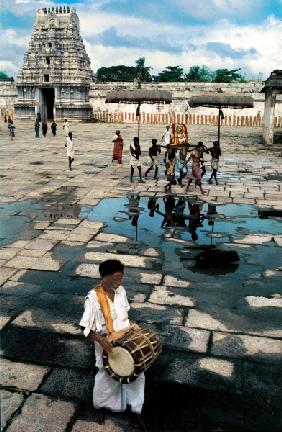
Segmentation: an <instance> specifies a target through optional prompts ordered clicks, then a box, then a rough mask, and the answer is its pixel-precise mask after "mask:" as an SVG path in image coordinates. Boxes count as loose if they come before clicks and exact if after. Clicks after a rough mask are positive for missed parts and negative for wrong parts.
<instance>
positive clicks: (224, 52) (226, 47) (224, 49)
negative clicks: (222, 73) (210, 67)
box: [205, 42, 258, 59]
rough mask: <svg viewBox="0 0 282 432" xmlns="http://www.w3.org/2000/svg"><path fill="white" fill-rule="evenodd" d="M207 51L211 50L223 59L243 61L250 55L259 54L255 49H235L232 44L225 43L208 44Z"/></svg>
mask: <svg viewBox="0 0 282 432" xmlns="http://www.w3.org/2000/svg"><path fill="white" fill-rule="evenodd" d="M205 48H206V49H207V50H210V51H212V52H214V53H216V54H219V55H221V56H222V57H230V58H232V59H242V58H243V57H246V56H249V55H256V54H258V52H257V50H256V49H255V48H248V49H245V48H237V49H233V48H232V47H231V45H230V44H226V43H223V42H208V43H207V44H206V45H205Z"/></svg>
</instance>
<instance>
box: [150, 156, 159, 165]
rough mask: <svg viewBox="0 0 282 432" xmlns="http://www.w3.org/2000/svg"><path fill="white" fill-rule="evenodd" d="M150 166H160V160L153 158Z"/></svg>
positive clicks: (156, 157)
mask: <svg viewBox="0 0 282 432" xmlns="http://www.w3.org/2000/svg"><path fill="white" fill-rule="evenodd" d="M151 165H153V166H155V167H158V166H159V165H160V158H159V157H158V156H153V158H152V164H151Z"/></svg>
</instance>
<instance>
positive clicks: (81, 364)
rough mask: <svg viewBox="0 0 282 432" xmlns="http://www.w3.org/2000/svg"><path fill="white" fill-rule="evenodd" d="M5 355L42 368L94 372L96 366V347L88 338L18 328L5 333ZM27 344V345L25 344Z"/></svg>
mask: <svg viewBox="0 0 282 432" xmlns="http://www.w3.org/2000/svg"><path fill="white" fill-rule="evenodd" d="M1 338H2V350H1V353H2V355H3V356H6V357H9V358H10V359H13V360H18V359H21V361H23V362H33V363H36V364H38V365H42V364H43V365H48V366H50V365H52V366H62V367H65V366H66V364H67V365H68V367H70V368H71V367H75V368H82V369H90V368H93V366H94V363H95V354H94V345H93V344H91V343H90V342H89V341H88V340H86V338H82V337H81V339H77V338H66V337H63V336H62V335H59V334H56V333H45V332H42V331H37V330H30V329H27V328H17V327H15V326H10V327H6V328H4V329H3V330H2V335H1ZM23 341H25V343H24V344H23Z"/></svg>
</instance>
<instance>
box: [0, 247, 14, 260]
mask: <svg viewBox="0 0 282 432" xmlns="http://www.w3.org/2000/svg"><path fill="white" fill-rule="evenodd" d="M17 253H18V249H16V248H1V249H0V259H3V260H9V259H11V258H13V257H14V256H15V255H17Z"/></svg>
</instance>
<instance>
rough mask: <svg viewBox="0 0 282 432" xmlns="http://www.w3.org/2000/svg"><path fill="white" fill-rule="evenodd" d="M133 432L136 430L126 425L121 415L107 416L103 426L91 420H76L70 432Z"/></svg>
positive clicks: (124, 417) (124, 418)
mask: <svg viewBox="0 0 282 432" xmlns="http://www.w3.org/2000/svg"><path fill="white" fill-rule="evenodd" d="M94 431H95V432H133V431H136V429H134V428H132V427H130V426H129V424H128V420H127V418H126V416H125V415H124V414H123V415H122V414H108V415H107V418H106V420H105V424H104V425H99V424H98V423H96V422H93V421H91V420H77V421H76V422H75V424H74V426H73V428H72V430H71V432H94Z"/></svg>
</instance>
